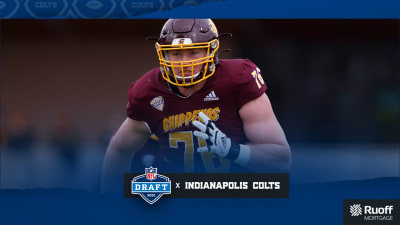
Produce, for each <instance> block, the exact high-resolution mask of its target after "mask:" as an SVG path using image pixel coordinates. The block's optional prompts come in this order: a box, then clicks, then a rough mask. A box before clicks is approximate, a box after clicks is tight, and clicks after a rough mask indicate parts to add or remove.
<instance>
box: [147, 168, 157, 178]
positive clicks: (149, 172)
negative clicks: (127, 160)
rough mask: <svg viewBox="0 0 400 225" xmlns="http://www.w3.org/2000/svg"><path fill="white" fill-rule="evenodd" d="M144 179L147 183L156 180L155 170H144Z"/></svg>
mask: <svg viewBox="0 0 400 225" xmlns="http://www.w3.org/2000/svg"><path fill="white" fill-rule="evenodd" d="M145 171H146V179H147V180H149V181H152V180H155V179H156V175H157V168H153V167H150V168H146V169H145Z"/></svg>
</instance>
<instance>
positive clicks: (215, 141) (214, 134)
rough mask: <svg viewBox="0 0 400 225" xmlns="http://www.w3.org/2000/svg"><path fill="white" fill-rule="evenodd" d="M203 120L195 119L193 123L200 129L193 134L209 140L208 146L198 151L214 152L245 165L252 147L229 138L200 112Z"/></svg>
mask: <svg viewBox="0 0 400 225" xmlns="http://www.w3.org/2000/svg"><path fill="white" fill-rule="evenodd" d="M199 116H200V118H201V119H202V122H200V121H197V120H196V121H193V122H192V124H193V126H195V127H196V128H198V129H199V130H200V131H201V132H200V131H194V132H193V134H194V135H195V136H196V137H199V138H201V139H203V140H205V141H206V142H207V146H205V147H199V148H198V149H197V152H208V151H210V152H213V153H215V154H217V155H218V156H220V157H223V158H227V159H230V160H235V162H237V163H239V164H241V165H244V164H247V162H248V161H249V159H250V148H249V147H248V146H246V145H239V144H238V143H236V142H234V141H232V140H231V139H230V138H228V137H227V136H226V135H225V134H224V133H223V132H222V131H221V130H220V129H218V127H217V126H215V124H214V123H213V122H212V121H211V120H210V118H208V116H207V115H206V114H204V113H203V112H200V113H199Z"/></svg>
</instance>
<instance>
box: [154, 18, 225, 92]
mask: <svg viewBox="0 0 400 225" xmlns="http://www.w3.org/2000/svg"><path fill="white" fill-rule="evenodd" d="M218 48H219V41H218V32H217V30H216V28H215V25H214V23H213V22H212V21H211V20H209V19H196V20H188V19H186V20H185V19H180V20H175V19H170V20H168V21H167V22H166V23H165V25H164V27H163V29H162V31H161V35H160V39H159V41H158V42H157V43H156V50H157V55H158V58H159V61H160V68H161V73H162V77H163V78H164V79H165V80H166V81H168V82H169V83H171V84H173V85H176V86H183V87H188V86H192V85H195V84H197V83H200V82H201V81H203V80H205V79H207V78H209V77H210V76H212V75H213V74H214V72H215V67H216V64H217V56H216V53H217V51H218Z"/></svg>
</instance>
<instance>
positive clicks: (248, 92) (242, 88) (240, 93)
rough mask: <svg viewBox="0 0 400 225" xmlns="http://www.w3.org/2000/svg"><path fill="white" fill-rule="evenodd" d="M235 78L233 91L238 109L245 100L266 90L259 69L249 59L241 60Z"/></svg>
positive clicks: (255, 96)
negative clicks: (239, 68) (240, 66)
mask: <svg viewBox="0 0 400 225" xmlns="http://www.w3.org/2000/svg"><path fill="white" fill-rule="evenodd" d="M237 80H238V82H237V83H236V85H235V92H234V93H235V95H236V102H237V107H238V109H240V108H242V106H243V105H245V104H246V103H247V102H249V101H251V100H254V99H256V98H258V97H259V96H261V95H262V94H263V93H264V92H265V91H266V90H267V86H266V84H265V82H264V79H263V77H262V74H261V70H260V69H259V68H258V67H257V66H256V65H255V64H254V63H253V62H251V61H250V60H245V61H244V62H243V65H242V68H241V70H240V74H239V77H238V78H237Z"/></svg>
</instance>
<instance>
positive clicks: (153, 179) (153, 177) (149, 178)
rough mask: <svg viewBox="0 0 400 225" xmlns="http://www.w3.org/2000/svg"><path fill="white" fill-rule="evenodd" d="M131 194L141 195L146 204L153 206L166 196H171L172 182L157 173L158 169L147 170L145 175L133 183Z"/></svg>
mask: <svg viewBox="0 0 400 225" xmlns="http://www.w3.org/2000/svg"><path fill="white" fill-rule="evenodd" d="M131 184H132V185H131V193H132V194H136V195H140V196H141V197H142V198H143V199H144V200H145V201H146V202H148V203H149V204H153V203H155V202H156V201H158V199H160V198H161V197H162V196H163V195H165V194H171V181H170V180H169V178H168V177H166V176H163V175H160V174H158V173H157V168H153V167H150V168H146V169H145V174H142V175H139V176H136V177H134V178H133V179H132V182H131Z"/></svg>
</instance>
